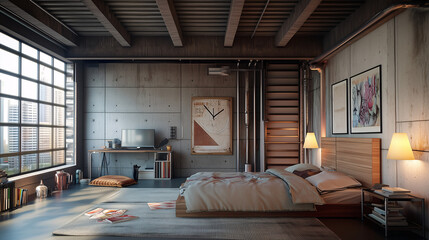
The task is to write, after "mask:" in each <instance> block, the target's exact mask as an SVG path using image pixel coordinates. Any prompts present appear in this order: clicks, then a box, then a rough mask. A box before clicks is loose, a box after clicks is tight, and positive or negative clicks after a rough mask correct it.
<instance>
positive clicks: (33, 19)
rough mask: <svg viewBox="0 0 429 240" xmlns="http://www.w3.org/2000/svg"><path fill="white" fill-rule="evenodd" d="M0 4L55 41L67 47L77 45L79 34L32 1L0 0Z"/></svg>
mask: <svg viewBox="0 0 429 240" xmlns="http://www.w3.org/2000/svg"><path fill="white" fill-rule="evenodd" d="M0 5H2V6H3V7H4V8H6V9H8V10H9V11H10V12H12V13H13V14H15V15H16V16H18V17H19V18H21V19H23V20H24V21H25V22H26V23H28V24H29V25H31V26H33V27H35V28H37V29H38V30H40V31H42V32H43V33H44V34H46V35H48V36H49V37H51V38H52V39H54V40H55V41H58V42H59V43H61V44H63V45H65V46H69V47H76V46H77V45H78V40H79V36H78V35H77V34H76V33H75V32H73V31H72V30H71V29H70V28H68V27H66V26H65V25H64V24H63V23H62V22H60V21H59V20H58V19H56V18H54V17H53V16H52V15H50V14H49V13H47V12H46V11H45V10H43V9H42V8H40V7H39V5H37V4H35V3H34V2H33V1H30V0H0Z"/></svg>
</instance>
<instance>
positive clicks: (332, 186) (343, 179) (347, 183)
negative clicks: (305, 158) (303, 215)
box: [305, 171, 362, 193]
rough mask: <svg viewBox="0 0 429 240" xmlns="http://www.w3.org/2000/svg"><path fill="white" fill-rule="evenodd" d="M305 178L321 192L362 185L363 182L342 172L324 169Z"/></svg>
mask: <svg viewBox="0 0 429 240" xmlns="http://www.w3.org/2000/svg"><path fill="white" fill-rule="evenodd" d="M305 180H307V181H309V182H310V183H311V184H313V185H314V186H315V187H317V190H319V191H320V192H322V193H323V192H332V191H337V190H343V189H346V188H349V187H360V186H362V184H361V183H360V182H359V181H357V180H356V179H354V178H352V177H350V176H347V175H345V174H343V173H340V172H331V171H329V172H328V171H323V172H321V173H319V174H316V175H313V176H310V177H308V178H306V179H305Z"/></svg>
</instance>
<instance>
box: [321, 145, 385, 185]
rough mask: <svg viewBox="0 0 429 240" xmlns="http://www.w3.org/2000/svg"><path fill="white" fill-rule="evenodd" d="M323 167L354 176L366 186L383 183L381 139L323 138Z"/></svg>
mask: <svg viewBox="0 0 429 240" xmlns="http://www.w3.org/2000/svg"><path fill="white" fill-rule="evenodd" d="M321 146H322V166H324V167H328V168H332V169H336V170H337V171H339V172H342V173H345V174H348V175H350V176H353V177H354V178H356V179H357V180H358V181H360V182H361V183H362V184H363V185H364V186H367V187H368V186H372V185H373V184H374V183H379V182H380V181H381V170H380V164H381V156H380V152H381V139H379V138H322V144H321Z"/></svg>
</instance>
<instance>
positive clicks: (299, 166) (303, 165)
mask: <svg viewBox="0 0 429 240" xmlns="http://www.w3.org/2000/svg"><path fill="white" fill-rule="evenodd" d="M310 169H311V170H315V171H320V168H319V167H317V166H314V165H313V164H308V163H299V164H295V165H293V166H290V167H287V168H285V170H286V171H288V172H291V173H293V172H294V171H305V170H310Z"/></svg>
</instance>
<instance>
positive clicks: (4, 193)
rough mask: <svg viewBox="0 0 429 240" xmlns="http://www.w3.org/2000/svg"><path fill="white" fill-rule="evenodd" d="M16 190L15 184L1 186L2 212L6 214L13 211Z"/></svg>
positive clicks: (0, 207) (0, 204)
mask: <svg viewBox="0 0 429 240" xmlns="http://www.w3.org/2000/svg"><path fill="white" fill-rule="evenodd" d="M14 189H15V183H14V182H6V183H1V184H0V212H6V211H10V210H12V209H13V205H14V202H13V199H14V196H13V193H14Z"/></svg>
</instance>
